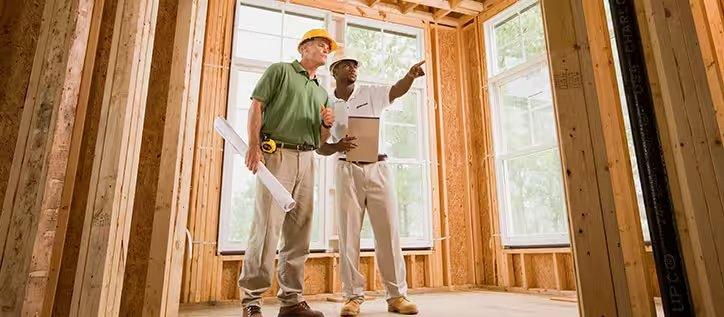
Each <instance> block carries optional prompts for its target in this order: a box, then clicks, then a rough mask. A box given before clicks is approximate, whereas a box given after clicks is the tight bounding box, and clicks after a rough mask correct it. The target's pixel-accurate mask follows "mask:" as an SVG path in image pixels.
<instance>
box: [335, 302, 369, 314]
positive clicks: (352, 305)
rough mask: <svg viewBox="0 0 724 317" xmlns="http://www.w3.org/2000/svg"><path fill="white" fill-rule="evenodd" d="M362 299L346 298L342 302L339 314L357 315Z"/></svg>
mask: <svg viewBox="0 0 724 317" xmlns="http://www.w3.org/2000/svg"><path fill="white" fill-rule="evenodd" d="M364 301H365V300H364V298H362V297H355V298H350V299H347V301H346V302H344V306H342V310H341V311H340V312H339V315H340V316H343V317H345V316H357V315H359V309H360V306H362V303H363V302H364Z"/></svg>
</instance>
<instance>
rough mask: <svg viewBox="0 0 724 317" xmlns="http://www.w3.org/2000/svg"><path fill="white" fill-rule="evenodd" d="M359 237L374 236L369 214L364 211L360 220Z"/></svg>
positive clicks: (371, 237) (369, 237) (370, 237)
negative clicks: (360, 231)
mask: <svg viewBox="0 0 724 317" xmlns="http://www.w3.org/2000/svg"><path fill="white" fill-rule="evenodd" d="M360 238H361V239H374V238H375V236H374V234H373V232H372V224H371V223H370V215H368V214H367V212H366V211H365V218H364V220H362V233H361V234H360Z"/></svg>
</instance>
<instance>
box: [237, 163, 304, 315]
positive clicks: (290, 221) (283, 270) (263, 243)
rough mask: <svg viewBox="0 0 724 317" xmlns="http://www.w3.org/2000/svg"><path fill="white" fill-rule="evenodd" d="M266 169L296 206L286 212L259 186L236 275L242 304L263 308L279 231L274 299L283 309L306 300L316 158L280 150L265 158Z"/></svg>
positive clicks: (259, 184)
mask: <svg viewBox="0 0 724 317" xmlns="http://www.w3.org/2000/svg"><path fill="white" fill-rule="evenodd" d="M264 165H266V167H267V168H268V169H269V171H270V172H271V173H272V174H273V175H274V176H276V178H277V179H278V180H279V182H280V183H281V184H282V185H283V186H284V187H285V188H286V189H287V190H289V192H290V193H292V197H293V198H294V200H295V201H296V203H297V205H296V208H294V209H293V210H292V211H290V212H288V213H285V212H284V211H283V210H282V209H281V208H279V207H278V206H277V205H275V204H274V202H273V201H272V197H271V194H270V193H269V191H268V190H267V189H266V188H265V187H264V185H262V184H261V183H260V182H259V181H257V184H256V208H255V210H254V218H253V220H252V225H251V232H250V234H249V244H248V247H247V249H246V252H245V254H244V263H243V267H242V270H241V275H240V276H239V287H240V288H241V290H242V292H243V294H244V295H243V299H242V304H243V305H244V306H248V305H255V306H261V295H262V294H263V293H264V292H266V291H267V290H268V289H269V288H270V287H271V280H272V272H273V270H274V258H275V257H276V252H277V243H278V242H280V241H279V233H280V232H281V244H280V245H279V262H278V267H277V274H278V275H277V277H278V281H279V292H278V294H277V297H278V298H279V300H280V301H281V304H282V306H291V305H295V304H297V303H299V302H302V301H304V299H303V297H302V288H303V286H304V262H305V261H306V260H307V255H308V254H309V241H310V239H311V228H312V212H313V208H314V206H313V204H314V199H313V198H314V196H313V195H314V190H313V189H314V154H313V152H312V151H308V152H298V151H295V150H287V149H279V150H277V151H276V152H275V153H273V154H267V153H264Z"/></svg>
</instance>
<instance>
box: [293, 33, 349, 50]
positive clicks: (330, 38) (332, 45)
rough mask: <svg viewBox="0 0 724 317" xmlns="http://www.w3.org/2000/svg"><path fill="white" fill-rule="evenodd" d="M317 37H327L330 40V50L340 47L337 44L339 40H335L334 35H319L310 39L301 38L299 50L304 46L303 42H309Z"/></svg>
mask: <svg viewBox="0 0 724 317" xmlns="http://www.w3.org/2000/svg"><path fill="white" fill-rule="evenodd" d="M316 38H320V39H325V40H327V41H329V51H330V52H334V51H336V50H337V49H338V48H339V44H337V41H335V40H334V39H333V38H332V37H330V36H326V35H319V36H313V37H310V38H308V39H304V40H301V41H300V42H299V44H298V45H297V50H299V48H300V47H302V44H304V43H307V42H309V41H311V40H314V39H316Z"/></svg>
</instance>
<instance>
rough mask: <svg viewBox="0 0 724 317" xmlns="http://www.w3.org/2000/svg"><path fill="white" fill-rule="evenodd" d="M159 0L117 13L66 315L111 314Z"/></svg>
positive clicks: (139, 0) (116, 301)
mask: <svg viewBox="0 0 724 317" xmlns="http://www.w3.org/2000/svg"><path fill="white" fill-rule="evenodd" d="M157 9H158V2H157V0H128V1H126V2H124V3H122V5H119V6H118V8H117V14H116V16H115V19H116V20H115V21H114V22H113V24H114V25H115V28H114V32H113V44H112V46H111V54H110V61H109V65H108V74H107V76H106V78H105V80H106V85H105V88H104V99H103V104H102V110H101V114H102V115H101V119H100V123H99V127H100V128H99V132H98V143H97V147H96V149H95V158H94V165H93V172H92V176H91V187H90V190H89V193H88V196H87V199H88V205H87V212H86V215H85V222H84V223H85V225H84V229H83V235H82V240H81V250H80V256H79V260H78V270H77V273H76V279H75V288H74V291H73V299H72V306H71V313H70V314H71V315H81V316H100V315H109V314H110V315H117V314H118V312H119V306H120V297H121V286H122V285H123V275H124V269H125V257H126V250H127V249H126V248H127V243H128V235H129V233H130V225H129V223H130V219H128V218H130V216H128V214H129V213H128V212H126V211H127V210H130V209H131V206H132V205H133V200H134V194H135V184H136V173H137V168H138V154H139V150H140V143H141V131H142V125H143V124H142V122H143V117H144V112H145V106H146V104H145V100H146V93H147V89H148V76H149V69H150V64H151V50H152V47H153V37H152V34H153V29H154V28H155V22H156V14H157Z"/></svg>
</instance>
